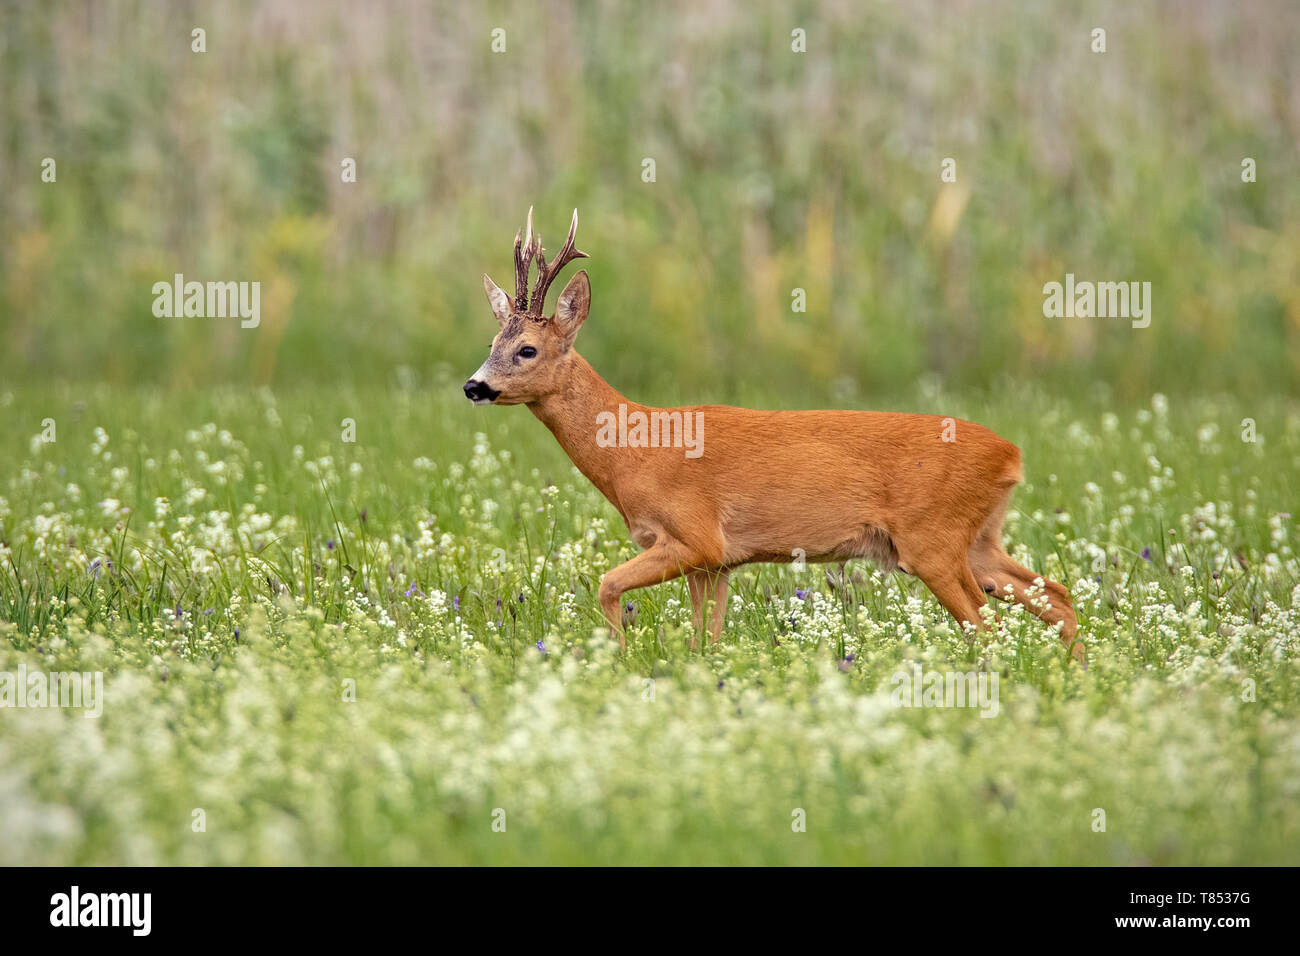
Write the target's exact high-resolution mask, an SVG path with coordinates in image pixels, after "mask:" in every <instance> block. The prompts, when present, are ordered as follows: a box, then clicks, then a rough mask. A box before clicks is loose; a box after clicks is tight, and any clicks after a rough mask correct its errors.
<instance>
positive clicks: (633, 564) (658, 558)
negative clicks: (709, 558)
mask: <svg viewBox="0 0 1300 956" xmlns="http://www.w3.org/2000/svg"><path fill="white" fill-rule="evenodd" d="M700 563H701V562H700V561H698V560H696V559H695V558H694V556H693V555H690V554H688V553H687V549H686V548H685V547H684V546H683V545H681V544H679V543H678V542H676V541H673V540H661V541H657V542H656V543H655V544H654V545H653V546H652V547H650V548H648V549H646V550H645V551H642V552H641V553H640V554H638V555H637V556H636V557H635V558H632V559H631V560H630V561H624V562H623V563H622V564H620V565H619V566H618V567H616V568H612V569H610V570H609V571H606V572H605V576H604V577H602V578H601V579H600V606H601V609H602V610H603V611H604V612H605V620H606V621H608V622H609V626H610V629H611V630H612V631H613V632H614V633H615V634H617V635H618V644H619V647H621V648H624V649H626V648H627V640H626V638H625V637H624V634H623V595H624V594H625V593H627V592H628V591H632V590H635V589H636V588H645V587H650V586H651V585H653V584H662V583H663V582H664V581H671V580H672V579H673V578H678V577H681V576H682V574H684V573H685V572H686V571H687V569H689V568H691V567H695V566H698V565H699V564H700Z"/></svg>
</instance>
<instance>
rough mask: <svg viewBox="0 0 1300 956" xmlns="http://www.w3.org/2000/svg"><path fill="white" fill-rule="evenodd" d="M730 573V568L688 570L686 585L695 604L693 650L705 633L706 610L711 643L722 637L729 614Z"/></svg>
mask: <svg viewBox="0 0 1300 956" xmlns="http://www.w3.org/2000/svg"><path fill="white" fill-rule="evenodd" d="M730 575H731V571H730V569H728V568H724V569H720V570H713V571H706V570H703V569H701V570H697V571H689V572H687V574H686V586H687V587H688V588H689V589H690V592H691V603H692V604H693V605H694V606H695V636H693V637H692V638H691V650H695V649H696V647H698V646H699V635H701V634H703V633H704V619H705V615H706V612H707V615H708V618H709V643H710V644H716V643H718V641H719V640H720V639H721V638H722V624H723V621H724V620H725V619H726V616H727V580H728V578H729V577H730Z"/></svg>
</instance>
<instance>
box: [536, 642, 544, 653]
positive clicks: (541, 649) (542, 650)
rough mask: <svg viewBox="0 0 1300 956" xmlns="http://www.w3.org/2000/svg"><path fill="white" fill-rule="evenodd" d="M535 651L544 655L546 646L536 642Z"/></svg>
mask: <svg viewBox="0 0 1300 956" xmlns="http://www.w3.org/2000/svg"><path fill="white" fill-rule="evenodd" d="M537 649H538V650H539V651H541V652H542V653H543V654H545V653H546V645H545V644H543V643H542V642H541V641H538V642H537Z"/></svg>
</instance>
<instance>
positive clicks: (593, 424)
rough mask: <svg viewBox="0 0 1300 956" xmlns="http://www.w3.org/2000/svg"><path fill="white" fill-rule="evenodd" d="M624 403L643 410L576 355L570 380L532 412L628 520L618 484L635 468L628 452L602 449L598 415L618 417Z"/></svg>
mask: <svg viewBox="0 0 1300 956" xmlns="http://www.w3.org/2000/svg"><path fill="white" fill-rule="evenodd" d="M620 404H622V405H625V406H627V407H628V408H640V407H641V406H640V405H637V404H636V403H634V402H629V401H628V400H627V399H626V398H624V397H623V395H622V394H621V393H620V392H619V391H618V390H617V389H616V388H614V387H613V386H612V385H610V384H609V383H608V382H606V381H605V380H604V379H603V378H601V377H600V375H598V374H597V373H596V370H595V369H593V368H592V367H591V366H590V365H589V364H588V363H587V360H586V359H584V358H583V357H582V356H581V355H579V354H578V353H577V352H573V353H572V357H571V358H570V360H569V375H568V378H567V380H566V381H565V382H564V383H563V384H562V385H561V386H560V388H558V389H557V390H556V391H554V392H552V393H551V394H550V395H547V396H545V397H544V398H542V399H540V400H539V401H536V402H533V403H531V404H530V405H529V406H528V409H529V411H531V412H532V413H533V414H534V415H536V416H537V418H538V420H539V421H541V423H542V424H543V425H545V426H546V427H547V428H549V429H550V430H551V434H552V435H554V436H555V440H556V441H558V442H559V443H560V447H561V448H563V449H564V453H565V454H566V455H568V456H569V460H570V461H572V462H573V463H574V464H575V465H576V466H577V467H578V470H579V471H581V472H582V473H583V475H585V476H586V478H587V480H588V481H590V482H591V483H592V484H593V485H595V486H596V488H597V489H598V490H599V491H600V493H601V494H603V495H604V496H605V497H606V498H608V499H609V501H610V503H611V504H613V505H614V507H615V508H618V510H619V512H620V513H621V514H624V517H626V513H624V512H623V507H622V505H621V504H620V503H619V495H618V485H619V479H620V477H621V475H622V474H623V473H624V470H625V469H626V468H627V467H629V466H630V465H631V462H629V461H628V456H627V449H625V448H602V447H601V446H600V445H598V444H597V443H596V431H597V416H598V415H599V414H600V413H601V412H612V413H614V414H615V415H617V414H618V407H619V405H620ZM620 453H621V454H620Z"/></svg>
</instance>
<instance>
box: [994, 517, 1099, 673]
mask: <svg viewBox="0 0 1300 956" xmlns="http://www.w3.org/2000/svg"><path fill="white" fill-rule="evenodd" d="M1005 510H1006V503H1005V502H1003V503H1002V505H1000V506H999V507H998V509H997V510H996V511H995V512H994V513H993V514H992V515H990V516H989V520H988V522H986V523H985V525H984V527H983V528H982V529H981V530H980V533H979V535H978V536H977V537H976V539H975V542H974V543H973V544H972V545H971V547H970V554H969V560H970V567H971V570H972V571H973V572H974V573H975V579H976V581H977V582H979V586H980V587H981V588H982V589H983V590H984V591H986V592H988V593H989V594H991V595H992V596H993V597H995V598H998V599H999V600H1002V601H1005V600H1007V599H1008V594H1009V595H1010V600H1012V601H1015V602H1016V603H1017V604H1021V605H1023V606H1024V607H1025V608H1026V609H1027V610H1028V611H1029V613H1031V614H1033V615H1035V616H1036V617H1038V618H1040V619H1042V620H1043V621H1045V622H1046V623H1048V624H1061V642H1062V643H1063V644H1064V645H1065V646H1066V647H1067V648H1068V649H1069V650H1070V653H1071V654H1072V655H1073V657H1074V659H1075V660H1077V661H1079V662H1080V663H1086V658H1085V654H1084V648H1083V642H1082V641H1078V640H1076V639H1075V637H1076V635H1077V634H1078V631H1079V622H1078V619H1077V618H1076V617H1075V614H1074V604H1073V603H1072V602H1071V601H1070V592H1069V591H1067V590H1066V589H1065V588H1064V587H1062V586H1061V585H1060V584H1058V583H1057V582H1055V581H1049V580H1047V579H1046V578H1044V579H1043V591H1042V593H1040V594H1038V595H1037V596H1036V597H1034V598H1031V597H1030V596H1029V590H1030V589H1031V588H1033V587H1034V581H1035V580H1036V579H1037V578H1040V577H1042V576H1041V575H1038V574H1035V573H1034V572H1033V571H1030V570H1029V569H1028V568H1026V567H1024V566H1023V565H1020V564H1017V563H1016V562H1015V561H1014V560H1012V558H1011V555H1009V554H1007V552H1006V551H1005V550H1004V549H1003V547H1002V540H1001V539H1002V516H1003V513H1004V512H1005Z"/></svg>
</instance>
